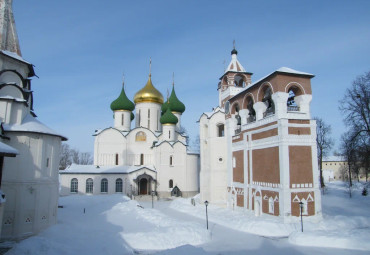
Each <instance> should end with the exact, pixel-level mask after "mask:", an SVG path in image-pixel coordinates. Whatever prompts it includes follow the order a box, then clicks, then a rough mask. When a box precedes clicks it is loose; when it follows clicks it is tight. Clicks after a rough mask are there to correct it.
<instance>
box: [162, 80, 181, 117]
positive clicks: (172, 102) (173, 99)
mask: <svg viewBox="0 0 370 255" xmlns="http://www.w3.org/2000/svg"><path fill="white" fill-rule="evenodd" d="M168 101H169V106H170V108H171V111H172V112H179V113H183V112H185V105H184V104H183V103H182V102H181V101H180V100H179V99H178V98H177V96H176V92H175V86H172V92H171V96H170V98H169V99H168ZM162 107H163V105H162ZM162 110H163V109H162Z"/></svg>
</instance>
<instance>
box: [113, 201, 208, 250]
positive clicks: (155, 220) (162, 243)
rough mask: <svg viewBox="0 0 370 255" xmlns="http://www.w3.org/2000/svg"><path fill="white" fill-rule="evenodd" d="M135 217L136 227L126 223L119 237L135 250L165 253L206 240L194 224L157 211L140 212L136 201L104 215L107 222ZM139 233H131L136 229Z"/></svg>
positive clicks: (120, 205) (205, 234)
mask: <svg viewBox="0 0 370 255" xmlns="http://www.w3.org/2000/svg"><path fill="white" fill-rule="evenodd" d="M129 214H131V217H132V214H133V215H135V217H134V218H135V226H129V225H128V224H127V223H126V224H125V229H124V230H125V231H122V232H121V233H120V235H121V236H122V238H123V239H124V240H125V241H126V242H127V243H128V244H129V245H130V246H131V247H132V248H134V249H135V250H165V249H171V248H175V247H178V246H182V245H186V244H191V245H199V244H202V243H205V242H207V241H208V240H209V238H210V237H209V233H208V231H206V230H205V229H204V226H203V225H200V224H198V223H195V222H182V221H179V220H176V219H173V218H170V217H168V216H167V215H164V214H163V213H161V212H160V211H158V210H156V209H147V208H146V209H143V208H141V207H139V206H138V204H137V202H136V201H129V202H124V203H119V204H117V205H115V206H114V207H113V208H112V209H111V210H110V211H109V212H107V218H108V221H110V222H114V221H115V218H116V216H117V215H119V216H120V217H130V215H129ZM138 224H140V225H141V227H139V230H140V231H136V230H135V231H134V229H138V226H137V225H138Z"/></svg>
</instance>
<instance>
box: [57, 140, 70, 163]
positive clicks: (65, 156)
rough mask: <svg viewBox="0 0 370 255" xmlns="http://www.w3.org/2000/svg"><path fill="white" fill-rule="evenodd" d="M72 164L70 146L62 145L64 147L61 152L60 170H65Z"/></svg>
mask: <svg viewBox="0 0 370 255" xmlns="http://www.w3.org/2000/svg"><path fill="white" fill-rule="evenodd" d="M71 164H72V161H71V154H70V148H69V145H68V144H66V143H62V147H61V150H60V162H59V169H60V170H64V169H66V168H67V167H68V166H70V165H71Z"/></svg>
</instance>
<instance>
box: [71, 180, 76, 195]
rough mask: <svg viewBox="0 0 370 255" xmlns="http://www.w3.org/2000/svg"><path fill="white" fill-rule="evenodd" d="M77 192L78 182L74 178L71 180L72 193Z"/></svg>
mask: <svg viewBox="0 0 370 255" xmlns="http://www.w3.org/2000/svg"><path fill="white" fill-rule="evenodd" d="M77 192H78V180H77V179H76V178H73V179H72V180H71V193H77Z"/></svg>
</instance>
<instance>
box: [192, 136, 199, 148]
mask: <svg viewBox="0 0 370 255" xmlns="http://www.w3.org/2000/svg"><path fill="white" fill-rule="evenodd" d="M191 149H192V150H193V151H196V152H200V137H199V135H197V136H196V138H195V140H194V141H193V142H192V144H191Z"/></svg>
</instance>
